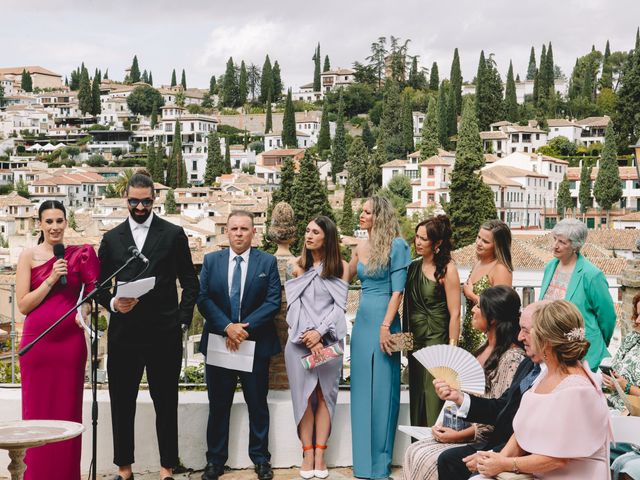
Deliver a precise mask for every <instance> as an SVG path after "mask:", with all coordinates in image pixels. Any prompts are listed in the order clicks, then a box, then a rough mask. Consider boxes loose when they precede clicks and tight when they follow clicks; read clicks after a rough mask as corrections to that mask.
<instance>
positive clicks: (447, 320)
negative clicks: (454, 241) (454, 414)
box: [404, 215, 461, 427]
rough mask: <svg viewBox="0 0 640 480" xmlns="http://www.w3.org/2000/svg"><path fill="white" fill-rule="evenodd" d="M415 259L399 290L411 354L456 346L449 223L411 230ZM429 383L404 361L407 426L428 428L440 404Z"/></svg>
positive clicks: (441, 219) (442, 219) (432, 221)
mask: <svg viewBox="0 0 640 480" xmlns="http://www.w3.org/2000/svg"><path fill="white" fill-rule="evenodd" d="M415 247H416V253H417V254H418V255H420V257H421V258H418V259H417V260H414V261H413V262H412V263H411V265H410V266H409V273H408V276H407V285H406V288H405V302H406V305H405V312H404V313H405V318H406V319H407V320H408V322H409V330H410V331H411V332H412V333H413V337H414V348H415V349H416V350H418V349H420V348H423V347H428V346H431V345H438V344H446V343H450V344H452V345H457V344H458V337H459V336H460V298H461V292H460V277H459V275H458V269H457V268H456V266H455V263H454V262H453V261H452V260H451V223H450V222H449V218H448V217H447V216H446V215H438V216H435V217H431V218H428V219H427V220H424V221H423V222H421V223H419V224H418V226H417V227H416V238H415ZM432 382H433V377H432V376H431V375H430V374H429V372H427V370H426V369H425V368H424V367H423V366H422V365H421V364H420V363H419V362H418V361H417V360H416V359H415V358H414V357H413V355H409V398H410V412H411V425H417V426H422V427H430V426H432V425H433V424H434V423H435V422H436V419H437V418H438V414H439V413H440V409H441V408H442V401H441V400H440V399H439V398H438V396H437V395H436V392H435V390H434V387H433V383H432Z"/></svg>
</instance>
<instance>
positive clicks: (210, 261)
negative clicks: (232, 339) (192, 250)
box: [198, 248, 282, 357]
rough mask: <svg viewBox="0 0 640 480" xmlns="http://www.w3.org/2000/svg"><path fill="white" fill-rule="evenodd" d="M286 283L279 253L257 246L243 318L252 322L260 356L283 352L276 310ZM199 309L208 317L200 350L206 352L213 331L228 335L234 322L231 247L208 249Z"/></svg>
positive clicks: (249, 329)
mask: <svg viewBox="0 0 640 480" xmlns="http://www.w3.org/2000/svg"><path fill="white" fill-rule="evenodd" d="M281 301H282V287H281V285H280V276H279V274H278V263H277V261H276V257H274V256H273V255H270V254H268V253H265V252H261V251H260V250H258V249H256V248H252V249H251V252H250V254H249V264H248V270H247V278H246V280H245V284H244V290H243V294H242V302H241V305H240V321H241V322H242V323H248V324H249V326H248V327H247V329H246V330H247V332H248V333H249V338H248V340H253V341H255V342H256V350H255V356H256V357H270V356H272V355H275V354H277V353H279V352H280V341H279V340H278V335H277V334H276V327H275V323H274V322H273V320H274V318H275V316H276V314H277V313H278V311H279V310H280V303H281ZM198 310H200V313H202V316H203V317H204V318H205V319H206V322H205V328H204V330H203V332H202V338H201V340H200V352H201V353H202V354H204V355H205V356H206V354H207V345H208V343H209V334H210V333H215V334H217V335H225V332H224V329H225V328H226V326H227V325H229V323H230V322H231V320H230V318H231V303H230V302H229V249H225V250H220V251H218V252H213V253H208V254H207V255H205V257H204V261H203V262H202V270H201V271H200V294H199V295H198Z"/></svg>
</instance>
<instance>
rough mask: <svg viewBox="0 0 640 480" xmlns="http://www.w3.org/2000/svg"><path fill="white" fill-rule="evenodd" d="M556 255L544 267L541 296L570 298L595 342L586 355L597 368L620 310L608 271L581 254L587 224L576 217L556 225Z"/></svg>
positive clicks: (604, 353) (542, 298)
mask: <svg viewBox="0 0 640 480" xmlns="http://www.w3.org/2000/svg"><path fill="white" fill-rule="evenodd" d="M551 233H552V234H553V256H554V257H555V258H554V259H552V260H550V261H549V263H547V265H546V266H545V268H544V276H543V277H542V287H541V289H540V300H562V299H564V300H568V301H569V302H571V303H573V304H574V305H575V306H576V307H578V310H580V313H581V314H582V316H583V318H584V325H585V335H586V338H587V340H589V343H590V344H591V346H590V347H589V351H588V352H587V355H586V357H585V360H586V361H587V362H589V367H590V368H591V370H593V371H594V372H595V371H596V369H597V368H598V365H600V362H601V361H602V359H603V358H604V357H608V356H609V352H608V350H607V346H609V341H610V340H611V336H612V335H613V330H614V328H615V325H616V313H615V310H614V309H613V300H612V298H611V294H610V293H609V284H608V283H607V279H606V278H605V276H604V273H602V271H601V270H600V269H599V268H598V267H596V266H595V265H593V264H592V263H591V262H590V261H589V260H587V259H586V258H585V257H584V256H582V255H581V254H580V248H582V246H583V245H584V243H585V241H586V240H587V233H588V230H587V227H586V226H585V224H584V223H582V222H581V221H579V220H576V219H573V218H567V219H564V220H562V221H561V222H558V223H557V224H556V226H555V227H554V228H553V230H552V232H551Z"/></svg>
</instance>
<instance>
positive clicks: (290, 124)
mask: <svg viewBox="0 0 640 480" xmlns="http://www.w3.org/2000/svg"><path fill="white" fill-rule="evenodd" d="M282 144H283V145H284V146H285V148H298V139H297V137H296V112H295V110H294V109H293V100H292V99H291V89H289V90H288V91H287V101H286V103H285V105H284V117H283V119H282Z"/></svg>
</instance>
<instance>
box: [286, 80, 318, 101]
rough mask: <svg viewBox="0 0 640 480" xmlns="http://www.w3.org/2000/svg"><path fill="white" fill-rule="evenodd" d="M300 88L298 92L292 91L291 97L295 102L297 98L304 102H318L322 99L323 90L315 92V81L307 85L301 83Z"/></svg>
mask: <svg viewBox="0 0 640 480" xmlns="http://www.w3.org/2000/svg"><path fill="white" fill-rule="evenodd" d="M299 88H300V90H298V91H297V92H292V93H291V99H292V100H293V101H294V102H295V101H296V100H302V101H303V102H309V103H313V102H318V101H320V100H322V97H323V95H322V92H315V91H314V90H313V82H311V83H307V84H306V85H300V87H299Z"/></svg>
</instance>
